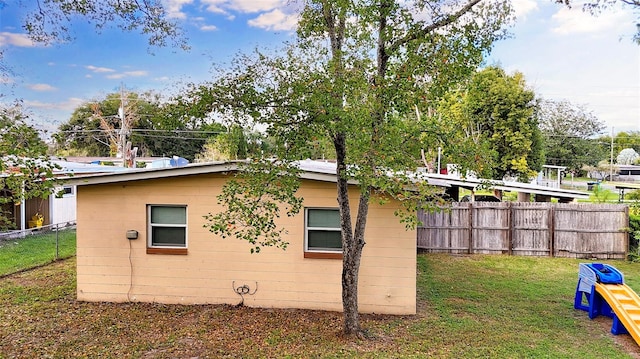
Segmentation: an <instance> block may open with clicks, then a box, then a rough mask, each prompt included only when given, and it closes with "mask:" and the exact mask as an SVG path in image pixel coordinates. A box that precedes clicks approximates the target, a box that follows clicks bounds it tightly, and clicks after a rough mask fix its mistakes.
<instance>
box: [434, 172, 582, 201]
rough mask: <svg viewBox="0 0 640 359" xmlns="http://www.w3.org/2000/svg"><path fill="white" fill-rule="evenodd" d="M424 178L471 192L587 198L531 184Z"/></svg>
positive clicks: (579, 192)
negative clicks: (488, 191) (506, 192)
mask: <svg viewBox="0 0 640 359" xmlns="http://www.w3.org/2000/svg"><path fill="white" fill-rule="evenodd" d="M424 176H426V177H428V178H429V179H438V180H441V181H443V182H445V183H447V184H449V185H450V186H452V187H462V188H467V189H471V190H475V189H476V188H479V187H489V188H494V189H497V190H501V191H512V192H522V193H532V194H539V195H543V196H549V197H554V198H574V199H575V198H582V199H586V198H589V194H587V193H584V192H582V191H576V190H568V189H561V188H553V187H546V186H539V185H535V184H531V183H522V182H514V181H498V180H488V179H481V178H471V177H467V178H460V177H455V176H451V175H442V174H436V173H425V174H424Z"/></svg>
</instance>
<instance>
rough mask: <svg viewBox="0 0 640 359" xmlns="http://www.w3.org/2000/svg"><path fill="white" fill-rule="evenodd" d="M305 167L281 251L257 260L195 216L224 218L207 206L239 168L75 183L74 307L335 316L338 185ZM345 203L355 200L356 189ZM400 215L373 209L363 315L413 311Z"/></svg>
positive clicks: (411, 247) (411, 253) (327, 173)
mask: <svg viewBox="0 0 640 359" xmlns="http://www.w3.org/2000/svg"><path fill="white" fill-rule="evenodd" d="M302 168H303V169H304V172H303V174H302V175H301V177H302V185H301V188H300V190H299V194H300V195H301V196H302V197H303V198H304V210H303V211H301V212H300V213H299V214H298V215H296V216H294V217H286V216H283V217H284V218H280V219H279V222H278V223H279V224H280V225H282V226H284V227H285V228H286V229H287V230H288V233H287V234H286V235H285V240H286V241H288V242H289V246H288V247H287V249H286V250H281V249H276V248H264V249H263V250H262V251H261V252H260V253H258V254H251V253H250V246H249V244H248V243H246V242H244V241H241V240H238V239H234V238H226V239H223V238H220V237H218V236H216V235H214V234H213V233H211V232H209V231H208V230H207V229H206V228H203V224H205V220H204V218H203V216H204V215H206V214H208V213H210V212H211V213H215V212H216V211H219V210H221V208H220V207H219V205H218V204H217V201H216V196H217V195H218V194H219V193H220V190H221V187H222V185H223V184H224V183H225V181H227V180H228V179H229V176H232V175H233V173H234V172H235V171H236V170H237V168H236V166H235V165H234V164H230V163H218V164H204V165H189V166H186V167H179V168H167V169H145V170H135V171H131V172H124V173H114V174H101V175H94V176H87V177H83V178H77V179H74V180H72V181H73V183H75V184H76V185H77V193H76V196H77V246H78V249H77V261H78V264H77V281H78V283H77V296H78V299H79V300H84V301H112V302H127V301H134V302H135V301H142V302H159V303H166V304H172V303H181V304H205V303H211V304H231V305H235V304H238V303H240V302H242V301H243V300H244V305H248V306H252V307H264V308H269V307H273V308H302V309H320V310H335V311H340V310H342V300H341V269H342V261H341V260H340V258H341V248H340V241H339V235H340V233H339V224H338V223H337V222H336V220H337V218H338V214H337V201H336V184H335V178H334V177H335V175H333V174H331V172H332V170H331V169H330V168H329V169H327V168H324V167H322V166H321V165H320V166H316V165H313V164H311V165H309V163H307V166H306V167H302ZM333 173H335V169H333ZM351 196H352V199H353V200H354V201H355V200H356V199H357V197H358V190H357V187H356V185H353V187H352V189H351ZM397 208H398V204H397V203H394V202H389V203H387V204H385V205H379V204H378V203H377V201H373V202H372V203H371V207H370V210H369V220H368V226H367V231H366V243H367V244H366V246H365V248H364V252H363V258H362V263H361V268H360V277H359V293H358V294H359V309H360V311H361V312H366V313H385V314H415V312H416V233H415V231H407V230H406V229H405V227H404V225H403V224H401V223H400V222H399V220H398V219H397V218H396V217H395V216H394V214H393V213H394V211H395V210H396V209H397ZM353 218H355V213H354V215H353ZM239 293H241V294H242V296H241V295H240V294H239ZM242 297H244V298H242Z"/></svg>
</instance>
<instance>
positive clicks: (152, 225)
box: [147, 205, 187, 249]
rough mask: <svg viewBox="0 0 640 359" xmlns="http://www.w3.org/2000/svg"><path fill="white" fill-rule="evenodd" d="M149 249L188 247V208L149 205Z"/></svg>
mask: <svg viewBox="0 0 640 359" xmlns="http://www.w3.org/2000/svg"><path fill="white" fill-rule="evenodd" d="M147 218H148V220H147V221H148V230H147V233H148V242H147V245H148V247H149V248H168V249H169V248H181V249H182V248H185V249H186V247H187V206H176V205H148V206H147Z"/></svg>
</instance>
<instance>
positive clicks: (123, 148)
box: [118, 85, 129, 167]
mask: <svg viewBox="0 0 640 359" xmlns="http://www.w3.org/2000/svg"><path fill="white" fill-rule="evenodd" d="M125 101H126V97H125V93H124V85H120V108H118V117H120V141H119V142H120V143H119V144H118V148H119V149H120V155H121V158H122V167H127V135H128V134H129V129H128V128H127V121H126V116H125V113H124V108H125Z"/></svg>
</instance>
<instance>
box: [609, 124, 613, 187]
mask: <svg viewBox="0 0 640 359" xmlns="http://www.w3.org/2000/svg"><path fill="white" fill-rule="evenodd" d="M609 181H613V126H612V127H611V161H610V162H609Z"/></svg>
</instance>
